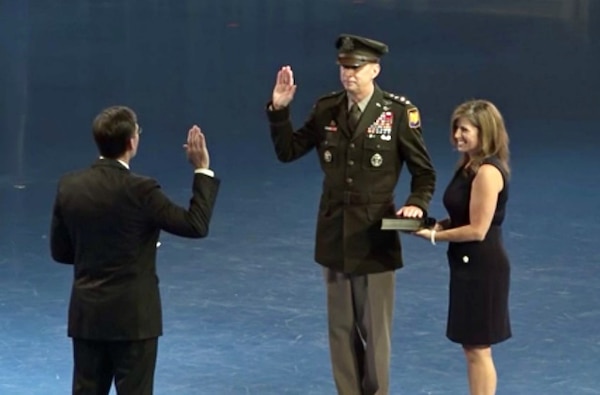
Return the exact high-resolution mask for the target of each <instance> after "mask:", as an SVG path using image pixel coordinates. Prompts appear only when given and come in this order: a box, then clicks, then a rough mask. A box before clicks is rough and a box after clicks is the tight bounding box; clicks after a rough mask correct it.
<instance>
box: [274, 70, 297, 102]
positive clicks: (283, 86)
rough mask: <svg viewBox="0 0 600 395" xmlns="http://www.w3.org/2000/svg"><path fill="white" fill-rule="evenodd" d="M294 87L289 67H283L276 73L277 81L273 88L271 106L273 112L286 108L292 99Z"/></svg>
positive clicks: (292, 75)
mask: <svg viewBox="0 0 600 395" xmlns="http://www.w3.org/2000/svg"><path fill="white" fill-rule="evenodd" d="M294 93H296V85H294V72H293V71H292V68H291V67H290V66H284V67H282V68H281V70H279V72H278V73H277V81H276V82H275V88H273V97H272V99H271V104H272V106H273V109H274V110H280V109H282V108H284V107H287V106H288V105H289V104H290V102H291V101H292V100H293V99H294Z"/></svg>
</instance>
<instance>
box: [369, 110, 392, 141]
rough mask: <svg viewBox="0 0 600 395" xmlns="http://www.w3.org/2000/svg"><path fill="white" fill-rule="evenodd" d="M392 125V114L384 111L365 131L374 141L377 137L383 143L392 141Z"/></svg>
mask: <svg viewBox="0 0 600 395" xmlns="http://www.w3.org/2000/svg"><path fill="white" fill-rule="evenodd" d="M393 123H394V113H392V112H391V111H384V112H382V113H381V115H380V116H379V117H378V118H377V119H376V120H375V122H373V124H372V125H371V126H369V128H368V129H367V136H368V137H369V138H370V139H374V138H376V137H377V136H379V137H380V138H381V139H382V140H384V141H390V140H391V139H392V125H393Z"/></svg>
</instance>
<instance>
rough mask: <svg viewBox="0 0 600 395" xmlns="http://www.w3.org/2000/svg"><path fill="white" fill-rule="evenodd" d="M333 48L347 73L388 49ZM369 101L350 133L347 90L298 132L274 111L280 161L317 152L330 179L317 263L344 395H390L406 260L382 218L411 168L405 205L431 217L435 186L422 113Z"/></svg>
mask: <svg viewBox="0 0 600 395" xmlns="http://www.w3.org/2000/svg"><path fill="white" fill-rule="evenodd" d="M336 46H337V47H338V50H339V52H338V63H339V64H340V65H342V66H343V67H359V66H360V65H362V64H364V63H367V62H375V61H378V56H380V55H381V54H382V52H384V51H383V50H382V48H384V49H385V50H387V47H385V45H384V44H381V43H378V42H376V41H373V40H369V39H365V38H361V37H357V36H349V35H345V36H341V37H340V38H339V39H338V42H337V44H336ZM365 101H366V103H362V104H363V106H364V108H361V109H360V110H362V113H361V115H360V118H359V119H358V121H357V124H355V125H352V118H351V117H350V116H351V112H352V111H353V110H352V106H351V103H350V100H349V97H348V94H347V93H346V91H344V90H342V91H340V92H334V93H331V94H328V95H325V96H323V97H321V98H320V99H318V100H317V102H316V103H315V105H314V107H313V109H312V112H311V114H310V116H309V117H308V119H307V120H306V121H305V123H304V125H303V126H302V127H301V128H300V129H298V130H294V128H293V126H292V123H291V121H290V112H289V108H282V109H279V110H275V109H273V108H272V107H271V106H270V103H269V105H268V107H267V116H268V119H269V123H270V130H271V139H272V141H273V145H274V148H275V152H276V154H277V157H278V159H279V160H280V161H282V162H290V161H294V160H296V159H298V158H300V157H302V156H304V155H306V154H307V153H308V152H310V151H312V150H313V149H315V150H316V152H317V155H318V158H319V162H320V165H321V168H322V170H323V173H324V179H323V188H322V195H321V198H320V203H319V213H318V219H317V229H316V246H315V260H316V262H318V263H319V264H321V265H322V266H323V267H324V268H325V269H324V272H325V278H326V282H327V300H328V321H329V341H330V354H331V359H332V369H333V375H334V378H335V381H336V386H337V389H338V393H339V394H340V395H354V394H356V395H387V394H388V391H389V377H388V376H389V373H388V370H389V361H390V348H391V320H392V315H393V299H394V286H395V285H394V281H395V280H394V276H393V273H394V270H395V269H398V268H400V267H402V266H403V262H402V253H401V245H400V238H399V234H398V232H393V231H382V230H381V229H380V227H381V219H382V218H383V217H385V216H391V217H393V216H395V213H396V206H395V204H394V189H395V187H396V185H397V182H398V180H399V177H400V173H401V170H402V168H403V167H404V165H406V166H407V167H408V170H409V171H410V173H411V176H412V179H411V192H410V194H409V196H408V198H407V199H406V201H405V202H404V205H414V206H418V207H420V208H421V209H422V210H423V212H426V211H427V208H428V204H429V201H430V200H431V197H432V194H433V191H434V185H435V171H434V169H433V166H432V164H431V160H430V157H429V154H428V152H427V149H426V147H425V143H424V141H423V138H422V132H421V121H420V115H419V111H418V109H417V107H415V106H414V105H413V104H411V103H410V101H409V100H407V99H406V98H404V97H401V96H398V95H394V94H392V93H388V92H385V91H383V90H381V89H380V88H379V86H377V85H376V84H374V90H373V93H372V95H371V97H370V98H367V99H365ZM360 104H361V103H359V106H360ZM352 344H355V345H356V346H351V345H352Z"/></svg>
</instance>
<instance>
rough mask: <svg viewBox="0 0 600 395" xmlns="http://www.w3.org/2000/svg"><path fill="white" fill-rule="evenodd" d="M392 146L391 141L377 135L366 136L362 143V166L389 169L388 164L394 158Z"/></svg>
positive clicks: (370, 168)
mask: <svg viewBox="0 0 600 395" xmlns="http://www.w3.org/2000/svg"><path fill="white" fill-rule="evenodd" d="M393 148H394V147H393V143H392V141H385V140H382V139H381V138H379V137H375V138H366V139H365V140H364V145H363V152H364V154H363V163H362V167H363V168H364V169H368V170H375V171H378V170H383V169H390V164H391V163H393V161H394V158H395V155H394V151H393ZM392 168H393V167H392Z"/></svg>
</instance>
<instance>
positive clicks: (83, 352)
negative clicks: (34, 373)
mask: <svg viewBox="0 0 600 395" xmlns="http://www.w3.org/2000/svg"><path fill="white" fill-rule="evenodd" d="M157 349H158V338H152V339H146V340H135V341H99V340H86V339H77V338H74V339H73V356H74V369H73V395H108V394H109V392H110V387H111V385H112V382H113V379H114V382H115V388H116V390H117V394H119V395H152V392H153V387H154V370H155V367H156V355H157Z"/></svg>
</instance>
